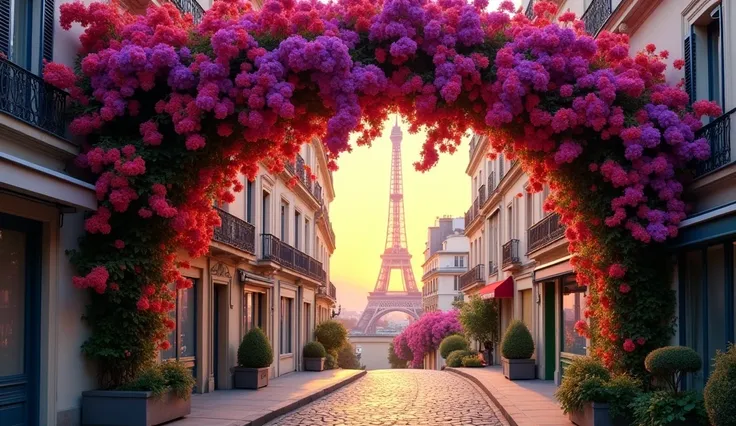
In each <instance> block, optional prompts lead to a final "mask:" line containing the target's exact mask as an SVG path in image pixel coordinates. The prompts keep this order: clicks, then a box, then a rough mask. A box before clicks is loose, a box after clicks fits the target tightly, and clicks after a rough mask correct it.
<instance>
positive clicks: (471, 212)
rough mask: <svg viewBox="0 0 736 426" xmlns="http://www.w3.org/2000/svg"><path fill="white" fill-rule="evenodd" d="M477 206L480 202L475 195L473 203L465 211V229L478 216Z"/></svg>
mask: <svg viewBox="0 0 736 426" xmlns="http://www.w3.org/2000/svg"><path fill="white" fill-rule="evenodd" d="M479 208H480V203H478V197H475V200H474V201H473V205H471V206H470V208H469V209H468V211H467V212H466V213H465V229H467V228H468V226H469V225H470V224H471V223H472V222H473V221H474V220H475V219H477V218H478V217H479V216H480V215H479V214H478V211H479Z"/></svg>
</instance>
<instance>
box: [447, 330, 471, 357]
mask: <svg viewBox="0 0 736 426" xmlns="http://www.w3.org/2000/svg"><path fill="white" fill-rule="evenodd" d="M468 348H469V346H468V341H467V339H465V337H463V336H461V335H459V334H453V335H450V336H447V337H445V338H444V339H442V342H441V343H440V356H441V357H442V359H444V360H445V361H447V357H448V356H449V355H450V354H451V353H452V352H454V351H462V350H467V349H468Z"/></svg>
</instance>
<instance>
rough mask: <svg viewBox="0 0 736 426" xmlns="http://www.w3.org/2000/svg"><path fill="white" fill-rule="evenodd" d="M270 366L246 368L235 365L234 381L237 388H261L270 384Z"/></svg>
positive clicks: (233, 370)
mask: <svg viewBox="0 0 736 426" xmlns="http://www.w3.org/2000/svg"><path fill="white" fill-rule="evenodd" d="M269 368H270V367H263V368H245V367H233V368H232V372H233V378H234V380H233V382H234V386H235V388H236V389H260V388H263V387H266V386H268V370H269Z"/></svg>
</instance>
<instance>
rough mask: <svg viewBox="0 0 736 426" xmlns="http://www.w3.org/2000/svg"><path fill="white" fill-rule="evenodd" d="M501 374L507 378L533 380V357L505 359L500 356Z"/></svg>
mask: <svg viewBox="0 0 736 426" xmlns="http://www.w3.org/2000/svg"><path fill="white" fill-rule="evenodd" d="M501 366H502V367H503V375H504V376H506V378H507V379H509V380H533V379H536V378H537V361H536V360H535V359H506V358H504V357H501Z"/></svg>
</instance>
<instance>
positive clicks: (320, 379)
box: [167, 370, 365, 426]
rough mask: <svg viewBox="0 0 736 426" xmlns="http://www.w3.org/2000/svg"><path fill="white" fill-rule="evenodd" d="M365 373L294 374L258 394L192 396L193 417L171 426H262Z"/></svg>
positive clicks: (235, 391) (274, 381) (237, 391)
mask: <svg viewBox="0 0 736 426" xmlns="http://www.w3.org/2000/svg"><path fill="white" fill-rule="evenodd" d="M364 375H365V371H363V370H325V371H321V372H298V373H291V374H288V375H286V376H282V377H279V378H276V379H271V380H270V382H269V384H268V386H266V387H265V388H261V389H259V390H257V391H256V390H245V389H233V390H222V391H215V392H210V393H205V394H195V395H192V414H190V415H188V416H187V417H185V418H183V419H181V420H177V421H174V422H171V423H167V425H170V426H260V425H263V424H265V423H268V422H269V421H271V420H273V419H275V418H277V417H279V416H281V415H283V414H286V413H288V412H289V411H292V410H295V409H297V408H299V407H302V406H304V405H306V404H309V403H310V402H312V401H314V400H316V399H318V398H320V397H322V396H324V395H327V394H328V393H330V392H333V391H335V390H337V389H338V388H341V387H342V386H345V385H347V384H348V383H352V382H353V381H355V380H357V379H359V378H361V377H363V376H364Z"/></svg>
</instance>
